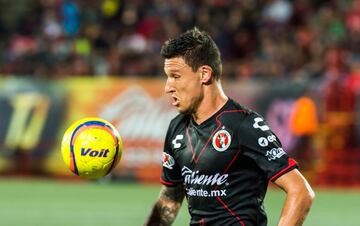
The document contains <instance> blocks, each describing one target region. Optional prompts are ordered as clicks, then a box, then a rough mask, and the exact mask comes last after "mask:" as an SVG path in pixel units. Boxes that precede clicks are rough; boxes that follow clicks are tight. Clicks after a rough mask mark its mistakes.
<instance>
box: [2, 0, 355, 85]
mask: <svg viewBox="0 0 360 226" xmlns="http://www.w3.org/2000/svg"><path fill="white" fill-rule="evenodd" d="M195 25H196V26H197V27H199V28H200V29H204V30H206V31H208V33H210V34H211V35H212V36H213V38H214V39H215V41H216V42H217V43H218V45H219V47H220V49H221V52H222V58H223V60H224V77H226V78H228V79H256V78H268V77H270V78H274V77H276V78H288V77H291V78H295V79H296V78H319V77H321V78H324V77H325V78H329V79H330V80H333V79H339V78H343V77H346V78H347V80H349V81H350V82H351V81H352V77H354V76H357V77H359V76H358V75H359V73H360V72H359V70H360V66H359V65H360V0H292V1H290V0H17V1H0V35H1V36H0V37H1V38H0V74H2V75H8V74H21V75H30V76H41V77H51V78H61V77H64V76H73V75H93V76H109V75H111V76H147V77H154V76H161V75H162V74H163V68H162V67H163V66H162V63H163V62H162V59H161V57H160V55H159V51H160V48H161V45H162V43H163V42H164V41H165V40H167V39H168V38H169V37H174V36H176V35H178V34H179V33H181V32H183V31H185V30H187V29H189V28H192V27H193V26H195ZM355 80H357V81H358V80H359V79H355ZM352 83H354V84H355V83H356V82H352ZM357 83H359V82H357ZM355 86H356V87H359V88H360V84H355Z"/></svg>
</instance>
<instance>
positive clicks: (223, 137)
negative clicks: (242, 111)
mask: <svg viewBox="0 0 360 226" xmlns="http://www.w3.org/2000/svg"><path fill="white" fill-rule="evenodd" d="M230 143H231V136H230V133H229V132H228V131H226V130H225V129H224V128H223V129H221V130H219V131H217V132H216V133H215V135H214V136H213V139H212V145H213V147H214V148H215V150H217V151H220V152H222V151H225V150H226V149H228V147H229V146H230Z"/></svg>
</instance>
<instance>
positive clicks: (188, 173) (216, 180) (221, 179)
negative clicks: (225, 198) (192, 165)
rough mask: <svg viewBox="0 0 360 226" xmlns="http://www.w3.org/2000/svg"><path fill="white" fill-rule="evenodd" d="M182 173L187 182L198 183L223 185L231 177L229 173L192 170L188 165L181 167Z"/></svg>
mask: <svg viewBox="0 0 360 226" xmlns="http://www.w3.org/2000/svg"><path fill="white" fill-rule="evenodd" d="M181 175H182V176H183V178H184V182H185V184H197V185H222V184H224V183H226V181H227V179H228V177H229V174H220V173H217V174H213V175H206V174H200V173H199V171H192V170H191V169H189V168H188V167H186V166H184V167H183V168H182V169H181Z"/></svg>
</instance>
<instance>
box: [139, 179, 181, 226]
mask: <svg viewBox="0 0 360 226" xmlns="http://www.w3.org/2000/svg"><path fill="white" fill-rule="evenodd" d="M184 196H185V193H184V187H183V185H182V184H179V185H176V186H175V187H167V186H163V187H162V189H161V191H160V196H159V199H158V201H157V202H156V203H155V205H154V207H153V209H152V212H151V214H150V217H149V219H148V221H147V223H146V224H145V225H146V226H168V225H171V224H172V223H173V222H174V220H175V217H176V215H177V213H178V212H179V209H180V207H181V204H182V201H183V199H184Z"/></svg>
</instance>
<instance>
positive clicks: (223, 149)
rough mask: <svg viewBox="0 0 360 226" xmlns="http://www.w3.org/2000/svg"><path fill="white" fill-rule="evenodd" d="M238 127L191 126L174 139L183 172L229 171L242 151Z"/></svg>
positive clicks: (173, 143) (175, 149) (212, 172)
mask: <svg viewBox="0 0 360 226" xmlns="http://www.w3.org/2000/svg"><path fill="white" fill-rule="evenodd" d="M238 144H239V141H238V138H237V136H236V129H234V128H232V127H231V126H224V125H217V124H214V125H211V126H207V127H195V126H191V125H190V126H188V127H186V128H184V129H183V130H182V131H181V132H180V133H179V134H177V135H176V136H175V137H174V139H173V140H172V147H173V150H174V158H175V161H176V163H177V164H178V165H179V167H180V169H181V170H182V171H183V172H182V173H186V172H187V171H188V169H189V170H191V171H192V172H196V171H199V172H201V173H206V174H216V173H222V172H224V171H227V170H228V167H229V166H230V164H231V162H232V161H233V160H234V159H235V156H236V155H238V154H239V145H238Z"/></svg>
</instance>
